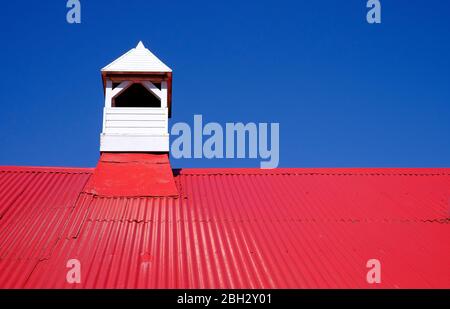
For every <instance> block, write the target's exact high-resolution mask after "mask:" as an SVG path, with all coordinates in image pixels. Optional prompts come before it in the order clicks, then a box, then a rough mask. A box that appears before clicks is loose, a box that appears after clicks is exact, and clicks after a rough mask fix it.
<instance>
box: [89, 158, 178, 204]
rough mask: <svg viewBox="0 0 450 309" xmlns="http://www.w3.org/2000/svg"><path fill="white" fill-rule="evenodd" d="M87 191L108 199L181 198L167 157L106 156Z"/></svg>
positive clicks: (96, 170)
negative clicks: (119, 197)
mask: <svg viewBox="0 0 450 309" xmlns="http://www.w3.org/2000/svg"><path fill="white" fill-rule="evenodd" d="M85 191H86V192H87V193H92V194H94V195H100V196H109V197H115V196H116V197H117V196H122V197H133V196H134V197H136V196H177V195H178V191H177V188H176V186H175V182H174V178H173V173H172V168H171V167H170V162H169V157H168V154H144V153H103V154H102V155H101V158H100V161H99V163H98V165H97V168H96V169H95V171H94V174H93V175H92V177H91V179H90V181H89V183H88V185H87V186H86V188H85Z"/></svg>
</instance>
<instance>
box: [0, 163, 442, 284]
mask: <svg viewBox="0 0 450 309" xmlns="http://www.w3.org/2000/svg"><path fill="white" fill-rule="evenodd" d="M42 177H43V176H42ZM44 178H45V177H44ZM0 179H1V178H0ZM22 181H25V180H24V179H23V180H22ZM30 181H31V180H30ZM34 181H37V180H34ZM54 181H55V180H54ZM1 183H2V182H1V180H0V184H1ZM13 183H14V182H11V184H13ZM36 183H37V182H36ZM40 183H50V181H49V180H48V181H47V182H45V181H44V179H42V180H41V182H40ZM176 183H177V186H178V190H179V192H180V196H179V197H178V198H170V197H164V198H147V197H137V198H124V197H116V198H110V197H98V196H93V195H91V194H87V193H81V194H80V196H79V197H78V200H77V202H76V204H75V207H74V208H73V210H72V211H71V212H70V213H64V211H63V210H64V208H61V209H59V210H58V209H55V211H54V212H53V213H46V212H42V213H41V214H40V216H41V217H42V219H41V220H39V221H40V222H41V221H42V220H44V222H45V220H47V221H48V223H46V226H49V225H50V226H53V227H54V230H55V231H53V232H52V233H49V232H48V233H46V234H45V236H44V235H42V237H41V239H46V242H47V243H48V242H51V241H52V240H53V239H57V241H56V242H55V243H52V242H51V243H52V246H51V248H52V249H51V250H50V251H48V250H45V248H50V247H49V246H48V245H47V246H45V245H39V246H38V248H40V249H41V250H40V251H39V250H38V251H36V249H33V247H31V248H25V246H22V245H20V242H19V245H17V247H18V248H22V250H17V249H14V250H13V251H14V252H22V253H21V254H19V255H20V256H21V257H23V258H24V259H26V258H27V256H29V257H31V258H33V257H36V256H40V257H44V258H40V259H39V260H38V261H37V262H36V263H34V264H31V266H33V267H30V264H27V263H25V264H20V263H22V262H23V261H22V260H20V262H19V260H18V259H12V258H11V259H9V260H7V261H6V263H5V262H4V261H2V262H0V267H1V270H2V271H1V272H0V286H1V287H27V288H370V287H374V286H370V285H368V284H367V283H366V273H367V271H368V269H367V268H366V262H367V261H368V260H369V259H372V258H377V259H379V260H380V261H381V263H382V284H381V285H378V286H375V287H382V288H396V287H400V288H411V287H445V288H449V287H450V269H449V268H448V261H449V260H450V242H449V241H448V240H449V236H450V224H449V219H450V214H449V198H450V170H448V169H408V170H406V169H282V170H281V169H280V170H273V171H261V170H252V169H249V170H247V169H241V170H231V169H230V170H195V169H192V170H182V171H181V172H177V176H176ZM32 187H35V185H34V186H32ZM9 188H12V187H9ZM17 188H19V187H17ZM78 190H80V191H81V189H79V188H78ZM2 192H3V191H2ZM36 192H37V191H36ZM44 192H45V190H44ZM3 194H4V193H2V195H3ZM11 194H12V193H11ZM36 194H37V193H36ZM54 194H57V193H56V192H54ZM37 195H38V196H40V195H41V194H40V193H39V194H37ZM11 196H12V195H11ZM58 211H59V212H58ZM55 217H57V218H60V219H59V221H62V222H65V224H64V225H63V226H62V225H60V224H55V223H52V221H51V220H52V219H51V218H55ZM2 221H3V219H2V220H0V222H2ZM59 221H58V220H53V222H59ZM21 222H22V219H21ZM30 222H32V220H31V221H30ZM41 234H42V231H37V234H34V235H41ZM22 235H24V237H25V238H26V239H29V237H30V236H29V235H30V234H26V233H25V232H22ZM54 235H59V237H56V238H55V236H54ZM0 239H2V240H3V238H2V237H0ZM5 243H7V242H5ZM38 243H39V242H38ZM41 243H45V242H44V241H41ZM7 248H15V247H14V246H13V243H10V245H9V246H3V243H2V245H0V252H9V251H8V250H7ZM36 252H39V253H40V254H41V255H39V254H38V255H36ZM43 252H45V255H44V254H42V253H43ZM69 259H78V260H80V262H81V265H82V283H81V284H79V285H70V284H68V283H67V282H66V274H67V271H68V269H67V268H66V263H67V261H68V260H69ZM13 268H14V269H21V271H22V273H21V275H20V276H21V277H20V276H19V275H18V273H19V272H18V271H16V270H13ZM2 273H5V275H4V276H2V275H1V274H2ZM18 277H20V278H19V279H20V280H19V279H17V278H18Z"/></svg>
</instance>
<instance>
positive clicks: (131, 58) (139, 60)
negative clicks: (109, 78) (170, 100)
mask: <svg viewBox="0 0 450 309" xmlns="http://www.w3.org/2000/svg"><path fill="white" fill-rule="evenodd" d="M102 72H149V73H151V72H172V70H171V69H170V68H169V67H168V66H167V65H165V64H164V63H163V62H162V61H161V60H159V59H158V57H156V56H155V55H153V53H152V52H151V51H149V50H148V49H147V48H145V46H144V44H143V43H142V42H139V44H138V45H137V46H136V48H133V49H131V50H130V51H128V52H127V53H126V54H124V55H122V56H121V57H120V58H118V59H116V60H114V61H113V62H112V63H110V64H108V65H107V66H106V67H104V68H103V69H102Z"/></svg>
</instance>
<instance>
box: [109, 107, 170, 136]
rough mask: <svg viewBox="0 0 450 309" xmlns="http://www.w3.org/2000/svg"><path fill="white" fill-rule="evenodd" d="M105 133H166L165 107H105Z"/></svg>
mask: <svg viewBox="0 0 450 309" xmlns="http://www.w3.org/2000/svg"><path fill="white" fill-rule="evenodd" d="M104 119H105V127H104V130H103V133H105V134H144V135H163V134H167V133H168V109H167V108H122V107H112V108H108V107H106V108H105V110H104Z"/></svg>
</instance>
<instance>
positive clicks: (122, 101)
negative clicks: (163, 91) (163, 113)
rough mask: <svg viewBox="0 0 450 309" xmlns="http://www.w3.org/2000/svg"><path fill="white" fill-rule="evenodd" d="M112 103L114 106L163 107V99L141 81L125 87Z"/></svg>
mask: <svg viewBox="0 0 450 309" xmlns="http://www.w3.org/2000/svg"><path fill="white" fill-rule="evenodd" d="M112 103H113V107H154V108H158V107H159V108H160V107H161V100H160V99H159V98H157V97H156V96H155V95H154V94H153V93H151V92H150V91H149V90H147V88H145V87H144V86H143V85H142V84H139V83H135V84H133V85H131V86H130V87H128V88H127V89H125V90H124V91H123V92H122V93H120V94H119V95H118V96H117V97H115V98H114V99H113V102H112Z"/></svg>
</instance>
